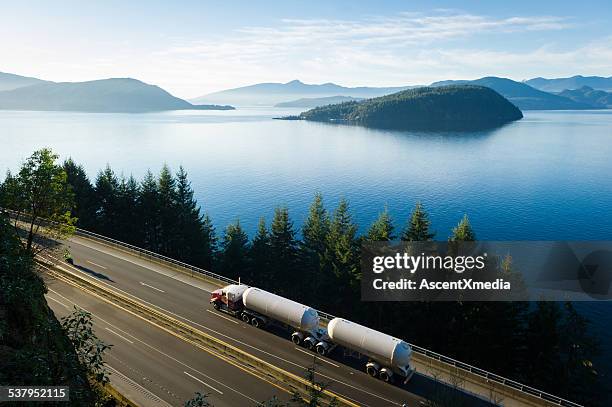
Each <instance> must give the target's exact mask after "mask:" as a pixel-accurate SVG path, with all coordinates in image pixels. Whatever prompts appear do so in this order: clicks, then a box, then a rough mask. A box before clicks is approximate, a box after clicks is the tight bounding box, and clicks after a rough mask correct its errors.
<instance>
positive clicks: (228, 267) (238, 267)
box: [219, 220, 250, 280]
mask: <svg viewBox="0 0 612 407" xmlns="http://www.w3.org/2000/svg"><path fill="white" fill-rule="evenodd" d="M221 248H222V249H221V253H220V262H219V268H220V273H221V274H222V275H224V276H226V277H230V278H233V279H236V280H237V279H238V278H239V277H245V275H246V276H248V274H249V273H248V271H249V270H248V268H249V261H248V260H249V259H248V257H249V250H250V246H249V237H248V236H247V234H246V233H245V231H244V230H243V229H242V226H240V221H239V220H237V221H236V223H232V224H230V225H228V226H227V228H226V229H225V234H224V235H223V242H222V244H221Z"/></svg>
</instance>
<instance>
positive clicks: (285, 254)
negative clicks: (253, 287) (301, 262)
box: [269, 207, 301, 296]
mask: <svg viewBox="0 0 612 407" xmlns="http://www.w3.org/2000/svg"><path fill="white" fill-rule="evenodd" d="M270 256H271V262H272V263H271V265H270V271H271V276H270V277H271V279H272V281H270V282H269V283H270V285H272V286H274V287H276V288H277V292H278V293H279V294H283V293H284V294H287V295H289V296H295V295H296V294H297V295H299V292H300V291H301V290H300V289H299V288H300V287H299V284H295V281H296V277H299V276H298V275H297V270H296V265H297V242H296V240H295V232H294V230H293V222H292V221H291V219H290V218H289V210H288V209H287V208H285V207H283V208H276V209H275V210H274V218H273V219H272V224H271V227H270Z"/></svg>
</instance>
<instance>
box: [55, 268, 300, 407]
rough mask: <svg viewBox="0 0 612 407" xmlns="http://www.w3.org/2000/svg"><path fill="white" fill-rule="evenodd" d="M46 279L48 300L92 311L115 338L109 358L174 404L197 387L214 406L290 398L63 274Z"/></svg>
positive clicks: (59, 308) (102, 331) (99, 327)
mask: <svg viewBox="0 0 612 407" xmlns="http://www.w3.org/2000/svg"><path fill="white" fill-rule="evenodd" d="M46 283H47V285H48V288H49V291H48V293H47V295H46V297H47V299H48V300H49V301H48V303H49V306H50V307H51V309H52V310H53V311H54V312H55V314H56V315H57V316H58V317H62V316H65V315H67V314H68V313H69V312H71V310H72V309H73V306H74V305H78V306H79V307H81V308H83V309H86V310H87V311H89V312H91V313H92V314H93V316H94V327H95V330H96V333H97V335H98V337H100V338H101V339H102V340H104V341H105V342H106V343H111V344H113V347H112V348H111V350H110V351H109V352H108V355H107V357H106V361H107V363H108V364H109V365H110V366H111V367H112V368H113V369H115V370H117V371H118V372H119V373H120V374H122V375H124V376H127V377H128V378H130V379H131V380H132V381H134V382H135V383H136V384H137V385H139V386H141V387H142V388H144V389H146V391H148V392H150V393H151V394H153V395H154V396H155V397H157V398H159V399H161V400H163V401H164V402H166V403H168V404H170V405H175V406H182V405H183V403H184V402H185V400H187V399H189V398H191V397H193V395H194V393H195V392H196V391H200V392H202V393H209V394H210V396H209V399H210V401H211V402H213V404H214V405H215V406H243V405H244V406H249V405H251V406H254V405H256V404H257V402H260V401H263V400H268V399H270V398H271V397H272V396H273V395H277V396H279V397H280V398H282V399H288V398H289V395H288V394H287V393H285V392H284V391H282V390H280V389H279V388H277V387H276V386H274V385H272V384H270V383H268V382H265V381H263V380H260V379H258V378H256V377H254V376H253V375H251V374H248V373H247V372H244V371H242V370H240V369H239V368H237V367H235V366H232V365H230V364H229V363H227V362H225V361H224V360H222V359H219V358H217V357H216V356H213V355H211V354H210V353H208V352H205V351H203V350H202V349H200V348H197V347H195V346H193V345H191V344H189V343H187V342H185V341H183V340H181V339H179V338H177V337H175V336H173V335H171V334H169V333H167V332H165V331H163V330H161V329H159V328H157V327H155V326H153V325H151V324H149V323H148V322H146V321H144V320H142V319H140V318H138V317H136V316H134V315H131V314H129V313H127V312H125V311H122V310H121V309H119V308H117V307H115V306H113V305H111V304H108V303H106V302H104V301H102V300H101V299H98V298H97V297H95V296H92V295H89V294H87V293H85V292H83V291H81V290H79V289H77V288H75V287H72V286H71V285H69V284H67V283H64V282H62V281H60V280H56V279H52V278H46ZM185 372H187V373H188V375H186V374H185ZM111 378H112V376H111ZM203 383H206V384H207V385H208V386H207V385H204V384H203ZM211 387H214V388H215V389H216V390H217V391H213V390H212V389H211ZM145 405H148V404H147V403H145Z"/></svg>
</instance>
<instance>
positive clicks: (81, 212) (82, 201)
mask: <svg viewBox="0 0 612 407" xmlns="http://www.w3.org/2000/svg"><path fill="white" fill-rule="evenodd" d="M63 168H64V171H66V176H67V181H68V184H70V186H71V188H72V191H73V192H74V208H72V214H73V215H74V216H76V218H77V224H78V226H79V227H81V228H83V229H92V228H94V227H95V224H96V206H97V205H96V199H95V190H94V187H93V185H92V184H91V182H90V181H89V177H87V174H86V173H85V169H84V168H83V167H82V166H81V165H78V164H76V163H75V162H74V161H73V160H72V159H71V158H69V159H68V160H66V161H64V164H63Z"/></svg>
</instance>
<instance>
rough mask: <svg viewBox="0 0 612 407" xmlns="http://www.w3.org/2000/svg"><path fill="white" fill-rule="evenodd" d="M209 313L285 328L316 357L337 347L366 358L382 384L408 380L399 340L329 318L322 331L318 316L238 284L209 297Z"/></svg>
mask: <svg viewBox="0 0 612 407" xmlns="http://www.w3.org/2000/svg"><path fill="white" fill-rule="evenodd" d="M210 303H211V304H212V305H213V307H214V308H215V309H216V310H218V311H222V312H225V313H228V314H230V315H233V316H235V317H237V318H240V319H242V320H243V321H244V322H246V323H250V324H251V325H253V326H254V327H264V326H265V325H267V324H271V323H278V324H282V325H284V326H287V327H290V328H291V331H293V332H292V333H291V341H292V342H293V343H294V344H296V345H301V346H304V347H306V348H308V349H310V350H312V351H316V352H317V353H318V354H320V355H322V356H324V355H328V354H329V353H330V352H331V351H333V350H334V348H336V347H337V346H342V347H344V348H346V349H348V350H351V351H354V352H358V353H359V354H360V355H364V356H366V357H367V358H368V361H367V363H366V365H365V370H366V372H367V373H368V374H369V375H370V376H373V377H378V378H380V379H381V380H383V381H386V382H392V381H394V380H395V377H402V378H403V379H404V383H406V382H408V380H410V378H411V377H412V376H413V374H414V372H415V369H414V368H413V367H412V365H411V364H410V360H411V357H412V350H411V348H410V345H409V344H408V343H406V342H404V341H402V340H401V339H398V338H394V337H392V336H390V335H387V334H384V333H382V332H379V331H376V330H374V329H371V328H368V327H365V326H363V325H359V324H356V323H354V322H351V321H349V320H346V319H343V318H334V319H332V320H331V321H329V322H328V324H327V328H325V327H322V326H321V324H320V317H319V313H318V312H317V310H315V309H314V308H311V307H309V306H307V305H304V304H300V303H298V302H295V301H293V300H290V299H288V298H284V297H281V296H280V295H276V294H273V293H270V292H268V291H265V290H262V289H259V288H256V287H249V286H246V285H242V284H230V285H228V286H225V287H223V288H220V289H218V290H215V291H213V292H212V294H211V298H210Z"/></svg>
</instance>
